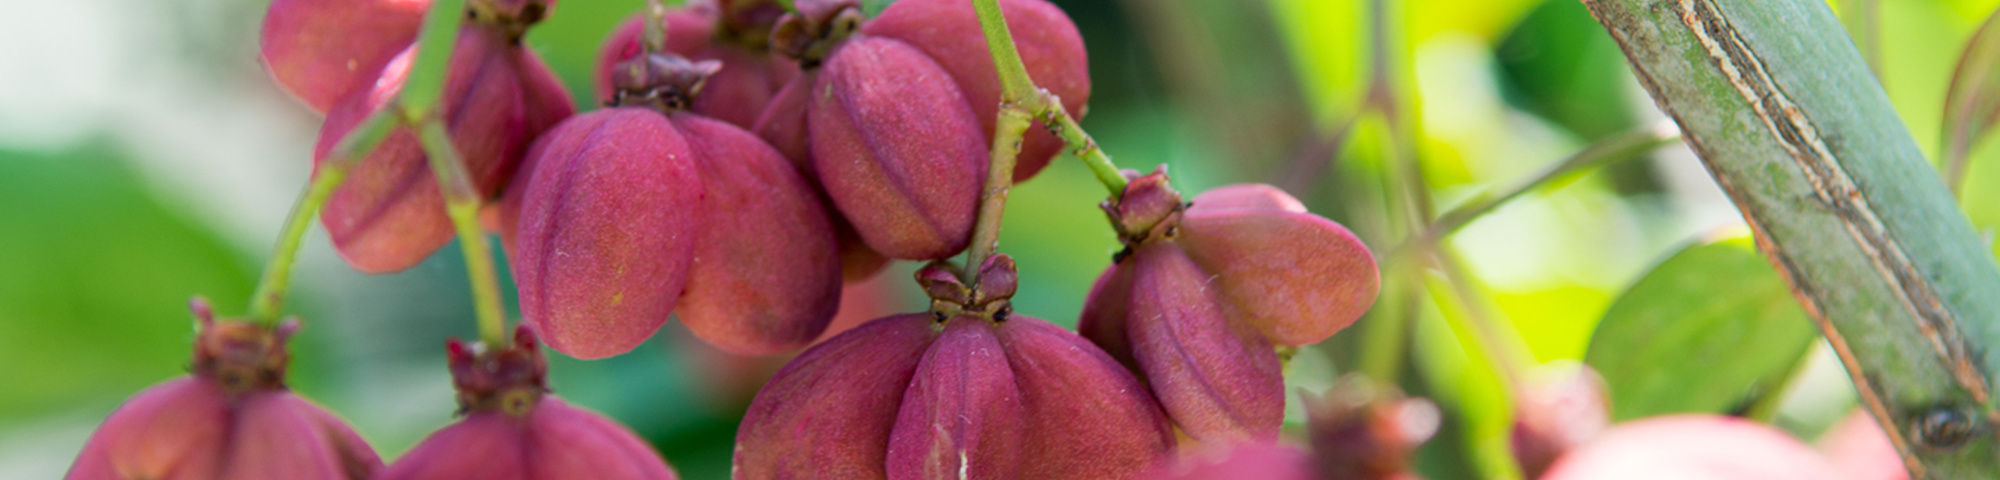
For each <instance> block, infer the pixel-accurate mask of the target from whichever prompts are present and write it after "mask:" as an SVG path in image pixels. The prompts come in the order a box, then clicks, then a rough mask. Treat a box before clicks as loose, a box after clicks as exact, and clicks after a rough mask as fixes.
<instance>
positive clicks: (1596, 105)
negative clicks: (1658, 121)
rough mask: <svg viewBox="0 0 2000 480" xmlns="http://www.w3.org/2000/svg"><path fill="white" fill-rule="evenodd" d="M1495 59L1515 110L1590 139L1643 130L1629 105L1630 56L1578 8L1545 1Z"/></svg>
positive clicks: (1570, 2)
mask: <svg viewBox="0 0 2000 480" xmlns="http://www.w3.org/2000/svg"><path fill="white" fill-rule="evenodd" d="M1493 56H1494V59H1495V60H1496V61H1497V63H1498V65H1499V70H1500V75H1499V79H1500V84H1501V94H1502V96H1503V97H1504V98H1505V99H1506V100H1507V102H1508V103H1510V104H1513V105H1514V106H1515V107H1516V108H1520V109H1521V110H1523V111H1527V112H1529V113H1532V114H1535V115H1536V116H1539V117H1542V118H1544V119H1547V120H1548V121H1549V122H1550V123H1554V124H1556V125H1559V126H1561V127H1562V128H1564V129H1566V130H1569V131H1570V132H1572V133H1575V134H1577V135H1578V136H1580V137H1583V138H1585V139H1595V138H1599V137H1603V136H1605V135H1610V134H1614V133H1618V132H1622V131H1625V130H1629V129H1631V128H1632V127H1633V126H1635V125H1636V124H1637V120H1636V116H1635V115H1634V114H1633V112H1632V108H1631V107H1630V106H1629V105H1628V102H1626V95H1625V86H1626V80H1625V77H1626V76H1627V75H1630V69H1629V68H1627V67H1626V66H1625V56H1624V55H1623V54H1621V53H1619V51H1618V45H1617V44H1615V43H1612V41H1611V37H1609V36H1606V35H1605V34H1604V27H1603V26H1600V25H1598V24H1597V21H1596V20H1593V19H1591V18H1590V11H1589V10H1587V9H1585V8H1584V6H1583V4H1582V3H1580V2H1576V1H1574V0H1547V1H1544V2H1542V3H1541V5H1539V6H1537V7H1535V9H1534V10H1533V11H1530V12H1528V15H1527V16H1526V17H1523V18H1522V19H1521V22H1520V23H1518V24H1515V25H1514V28H1513V30H1511V31H1509V32H1508V33H1507V36H1506V37H1505V38H1503V39H1501V41H1500V43H1499V44H1498V45H1497V46H1495V47H1494V53H1493Z"/></svg>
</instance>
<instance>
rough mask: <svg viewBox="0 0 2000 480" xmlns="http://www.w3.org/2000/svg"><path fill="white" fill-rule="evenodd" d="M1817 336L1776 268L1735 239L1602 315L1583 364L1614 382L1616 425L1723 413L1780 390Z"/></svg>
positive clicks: (1662, 268)
mask: <svg viewBox="0 0 2000 480" xmlns="http://www.w3.org/2000/svg"><path fill="white" fill-rule="evenodd" d="M1818 338H1819V332H1818V330H1817V329H1815V328H1814V327H1813V324H1812V321H1811V320H1810V319H1808V318H1806V315H1805V312H1804V311H1803V310H1801V309H1800V308H1799V306H1798V303H1797V302H1796V301H1795V300H1793V298H1792V294H1791V291H1790V290H1789V289H1788V287H1786V286H1785V283H1784V281H1782V280H1781V279H1779V278H1778V274H1777V272H1776V271H1774V270H1772V268H1771V264H1770V263H1768V262H1766V261H1765V260H1764V257H1763V256H1762V255H1760V254H1758V253H1757V251H1756V249H1755V248H1753V247H1752V246H1751V243H1750V239H1749V238H1748V237H1737V238H1732V239H1728V240H1722V241H1716V242H1712V243H1704V244H1697V245H1693V246H1690V247H1688V248H1686V249H1683V250H1681V251H1680V252H1679V253H1676V254H1674V255H1673V256H1672V257H1671V258H1668V259H1667V260H1666V261H1665V262H1662V263H1661V264H1660V265H1659V266H1657V267H1654V268H1653V270H1652V271H1651V272H1649V273H1647V274H1646V276H1645V277H1644V278H1641V279H1640V280H1639V282H1638V283H1637V284H1635V285H1633V286H1632V289H1631V290H1628V291H1626V292H1625V293H1624V295H1622V296H1620V297H1619V298H1618V300H1617V302H1616V303H1613V304H1612V305H1611V309H1610V310H1609V311H1607V312H1605V314H1604V319H1603V320H1602V321H1600V322H1599V323H1598V325H1597V332H1596V333H1595V334H1593V335H1592V336H1591V339H1590V351H1589V353H1588V354H1586V355H1585V356H1584V361H1585V363H1588V364H1590V366H1591V367H1592V368H1595V369H1597V371H1598V372H1600V373H1602V374H1603V375H1604V378H1605V379H1606V380H1607V381H1608V382H1609V384H1610V386H1611V403H1612V417H1613V418H1614V419H1615V420H1629V419H1634V418H1640V417H1647V416H1653V415H1661V414H1667V413H1678V412H1712V413H1722V412H1729V411H1732V410H1736V409H1740V408H1742V407H1743V406H1744V405H1745V404H1746V402H1747V401H1748V400H1749V399H1750V398H1752V397H1753V396H1756V395H1758V394H1760V393H1775V392H1772V390H1775V389H1776V388H1777V387H1778V386H1780V385H1781V384H1782V382H1784V380H1785V377H1786V376H1787V375H1788V374H1789V373H1790V372H1791V370H1792V369H1793V367H1794V366H1795V365H1797V364H1798V363H1799V359H1800V357H1801V356H1802V355H1804V354H1805V352H1806V349H1807V347H1809V346H1811V345H1812V342H1813V341H1815V340H1817V339H1818Z"/></svg>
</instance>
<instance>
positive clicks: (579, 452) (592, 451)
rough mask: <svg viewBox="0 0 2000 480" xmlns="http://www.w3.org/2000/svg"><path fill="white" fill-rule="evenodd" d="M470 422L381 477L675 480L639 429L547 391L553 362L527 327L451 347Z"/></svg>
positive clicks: (442, 433) (436, 436) (430, 441)
mask: <svg viewBox="0 0 2000 480" xmlns="http://www.w3.org/2000/svg"><path fill="white" fill-rule="evenodd" d="M448 356H449V359H450V362H451V369H452V381H453V384H454V386H455V387H457V389H458V392H459V406H460V411H461V412H463V413H464V418H461V419H459V420H458V421H457V422H455V423H453V424H451V425H449V426H446V427H445V428H443V429H441V430H438V431H437V432H435V433H432V434H431V435H430V437H428V438H425V439H424V441H423V442H422V443H419V444H417V446H416V447H415V448H412V449H410V452H409V453H406V454H404V455H403V457H402V458H400V459H398V460H396V463H395V464H392V465H390V466H389V467H388V468H386V469H384V470H383V471H382V472H381V474H380V475H377V476H376V477H374V478H376V479H378V480H432V479H437V480H444V479H461V478H488V479H520V480H585V479H590V480H599V479H602V480H674V479H675V478H677V477H676V476H675V475H674V471H673V468H672V467H669V466H667V464H666V462H665V461H663V460H661V459H660V457H659V454H657V453H654V452H653V449H652V447H650V446H648V445H647V444H646V442H645V441H644V440H641V439H640V438H639V437H638V436H637V435H634V434H633V433H632V431H631V430H629V429H627V428H625V427H624V426H622V425H619V424H618V423H616V422H613V421H611V420H610V419H607V418H604V417H602V416H599V415H597V414H595V413H591V412H589V411H585V410H582V409H578V408H575V407H572V406H570V405H569V404H567V403H564V402H563V401H562V399H560V398H557V397H556V396H555V395H553V394H549V393H547V389H548V387H547V385H546V375H547V368H548V367H547V365H546V363H545V362H544V360H543V358H542V356H541V353H540V352H539V350H538V349H537V348H536V346H535V338H534V335H533V334H532V333H530V332H529V331H528V330H527V329H526V328H522V329H520V330H518V331H517V332H516V334H515V336H514V344H513V345H510V346H498V347H495V348H494V349H493V350H489V351H485V352H481V353H475V352H473V350H472V349H471V348H470V347H467V346H465V345H464V344H462V343H459V342H458V341H457V340H453V341H452V342H451V343H450V344H449V355H448Z"/></svg>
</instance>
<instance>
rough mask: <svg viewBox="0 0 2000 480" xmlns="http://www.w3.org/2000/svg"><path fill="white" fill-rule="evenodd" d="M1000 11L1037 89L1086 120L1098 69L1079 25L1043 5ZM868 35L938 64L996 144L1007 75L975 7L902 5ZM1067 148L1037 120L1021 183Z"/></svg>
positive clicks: (1019, 4) (1012, 1)
mask: <svg viewBox="0 0 2000 480" xmlns="http://www.w3.org/2000/svg"><path fill="white" fill-rule="evenodd" d="M1000 9H1001V11H1002V12H1004V14H1005V16H1006V18H1007V26H1008V29H1009V30H1011V31H1012V33H1013V37H1014V43H1015V45H1016V47H1017V48H1018V50H1019V51H1020V54H1021V61H1022V62H1023V63H1024V64H1026V65H1027V68H1028V77H1029V78H1032V79H1033V80H1034V82H1035V86H1037V87H1041V88H1043V89H1046V90H1048V91H1049V93H1053V94H1055V95H1056V96H1057V97H1059V98H1061V99H1062V104H1063V108H1064V109H1065V110H1066V111H1068V112H1069V113H1070V115H1071V118H1081V116H1082V113H1083V108H1084V104H1086V103H1088V102H1089V101H1090V63H1089V59H1088V57H1087V55H1086V54H1085V52H1084V49H1083V37H1082V36H1081V35H1080V34H1078V33H1077V30H1076V24H1075V23H1073V22H1071V21H1070V19H1069V15H1067V14H1064V13H1063V11H1062V9H1060V8H1056V6H1055V5H1053V4H1050V3H1048V2H1046V1H1043V0H1004V1H1001V2H1000ZM861 33H863V34H867V35H873V36H879V37H887V38H894V39H897V40H902V41H903V42H905V43H908V44H910V45H911V46H914V47H917V49H919V50H923V52H924V54H925V55H928V56H929V57H930V58H931V59H932V60H936V61H937V62H938V65H939V66H941V67H944V70H945V71H946V72H949V73H950V74H951V76H952V78H953V79H954V80H955V81H956V82H957V84H958V88H959V90H960V91H962V92H964V93H965V98H966V101H967V102H968V104H969V105H971V106H972V113H973V117H974V118H977V119H979V127H980V128H979V131H981V132H985V133H986V136H985V137H983V138H985V139H986V142H987V143H991V142H992V135H993V125H994V122H995V120H996V116H997V115H998V113H999V111H1000V76H999V74H998V73H996V71H995V70H994V69H993V56H992V54H990V53H988V50H987V48H986V35H985V34H984V33H983V31H982V30H981V29H980V27H979V17H978V16H977V14H976V13H975V12H973V10H972V2H969V1H963V0H902V1H898V2H896V3H893V4H890V5H889V8H887V9H884V10H883V11H882V13H881V14H880V15H877V16H876V17H875V18H874V19H871V20H869V21H868V22H867V23H865V24H863V25H862V27H861ZM1062 148H1063V142H1062V139H1059V138H1056V136H1055V135H1054V134H1051V133H1049V131H1048V130H1047V129H1046V128H1045V127H1044V126H1042V124H1041V123H1039V122H1037V123H1036V124H1035V126H1034V127H1032V128H1029V129H1028V132H1027V137H1026V138H1025V139H1024V141H1023V143H1022V145H1021V156H1020V161H1019V163H1018V164H1017V165H1016V166H1015V167H1014V180H1015V181H1017V182H1018V181H1025V180H1027V179H1029V178H1033V177H1034V176H1035V174H1036V173H1037V172H1040V171H1041V170H1042V167H1044V166H1047V165H1048V163H1049V159H1051V158H1054V157H1055V155H1056V153H1059V152H1061V151H1062Z"/></svg>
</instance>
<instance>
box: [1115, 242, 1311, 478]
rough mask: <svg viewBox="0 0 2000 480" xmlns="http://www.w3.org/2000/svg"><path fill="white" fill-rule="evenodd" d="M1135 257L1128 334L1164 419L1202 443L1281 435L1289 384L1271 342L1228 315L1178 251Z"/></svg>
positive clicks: (1160, 249) (1156, 250) (1149, 251)
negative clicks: (1280, 427) (1163, 409)
mask: <svg viewBox="0 0 2000 480" xmlns="http://www.w3.org/2000/svg"><path fill="white" fill-rule="evenodd" d="M1133 257H1134V262H1133V263H1132V293H1131V294H1132V297H1131V303H1130V304H1129V305H1128V306H1127V309H1128V311H1129V312H1130V314H1129V316H1128V317H1127V323H1126V332H1127V335H1128V336H1129V340H1130V341H1131V346H1132V357H1133V360H1134V361H1135V362H1136V363H1137V364H1138V366H1139V370H1138V371H1139V372H1140V374H1141V376H1142V377H1144V378H1145V379H1146V381H1147V382H1149V383H1150V384H1151V385H1152V388H1153V394H1154V396H1156V397H1158V398H1159V399H1160V404H1161V405H1163V406H1165V407H1166V409H1167V415H1168V416H1169V417H1172V418H1173V420H1174V423H1176V424H1179V425H1180V427H1181V430H1182V431H1185V432H1187V434H1188V436H1190V437H1194V438H1195V439H1196V440H1201V441H1204V442H1209V441H1242V440H1271V439H1275V438H1277V435H1278V427H1279V425H1280V424H1282V423H1283V422H1284V415H1285V380H1284V375H1283V373H1284V372H1283V371H1282V370H1281V366H1280V364H1279V363H1278V354H1277V352H1276V351H1275V350H1274V349H1273V348H1272V346H1271V343H1270V340H1269V339H1266V338H1264V337H1263V336H1262V335H1260V334H1258V333H1257V332H1256V331H1255V330H1253V329H1250V328H1248V327H1247V326H1244V325H1238V324H1233V323H1231V322H1230V321H1229V319H1228V318H1226V317H1224V316H1223V313H1222V307H1221V305H1220V304H1219V303H1218V302H1217V299H1216V298H1215V296H1214V295H1212V294H1210V292H1209V290H1208V275H1206V274H1204V273H1202V272H1201V269H1200V268H1199V267H1196V266H1195V264H1194V262H1193V261H1191V260H1189V259H1188V258H1187V256H1186V255H1184V254H1182V253H1181V252H1180V250H1179V249H1176V248H1174V247H1172V246H1170V245H1160V244H1155V245H1151V246H1147V247H1142V248H1140V249H1139V251H1138V253H1136V254H1134V255H1133Z"/></svg>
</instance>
